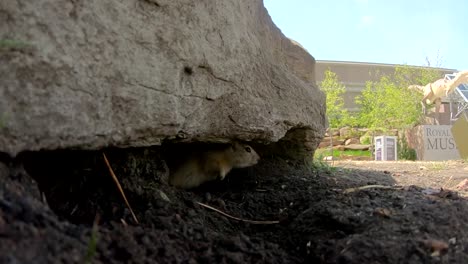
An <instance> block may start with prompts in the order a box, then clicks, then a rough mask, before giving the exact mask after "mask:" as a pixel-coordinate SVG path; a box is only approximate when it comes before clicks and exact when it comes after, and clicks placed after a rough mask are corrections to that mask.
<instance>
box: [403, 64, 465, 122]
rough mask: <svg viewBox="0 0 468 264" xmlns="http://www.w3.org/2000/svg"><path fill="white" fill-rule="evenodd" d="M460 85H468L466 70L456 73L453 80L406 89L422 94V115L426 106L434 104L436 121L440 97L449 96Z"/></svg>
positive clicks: (440, 80)
mask: <svg viewBox="0 0 468 264" xmlns="http://www.w3.org/2000/svg"><path fill="white" fill-rule="evenodd" d="M462 83H468V70H466V71H460V72H458V73H456V74H455V77H454V78H453V79H439V80H437V81H435V82H432V83H428V84H426V85H425V86H422V85H410V86H409V87H408V88H409V89H417V90H419V91H421V92H422V93H423V95H424V97H423V99H422V100H421V104H422V106H423V111H424V113H426V108H427V106H428V105H431V104H435V113H436V119H438V116H439V112H440V106H441V104H442V97H444V96H448V95H449V94H451V93H452V92H453V91H454V90H455V88H457V87H458V86H459V85H460V84H462Z"/></svg>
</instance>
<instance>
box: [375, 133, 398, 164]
mask: <svg viewBox="0 0 468 264" xmlns="http://www.w3.org/2000/svg"><path fill="white" fill-rule="evenodd" d="M374 146H375V160H397V137H395V136H378V137H375V138H374Z"/></svg>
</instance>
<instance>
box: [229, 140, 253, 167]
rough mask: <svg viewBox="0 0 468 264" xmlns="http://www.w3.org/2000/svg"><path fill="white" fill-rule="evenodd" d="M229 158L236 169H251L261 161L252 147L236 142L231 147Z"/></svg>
mask: <svg viewBox="0 0 468 264" xmlns="http://www.w3.org/2000/svg"><path fill="white" fill-rule="evenodd" d="M229 156H230V159H231V161H232V163H233V164H232V166H233V167H234V168H245V167H249V166H252V165H255V164H257V163H258V161H259V160H260V156H259V155H258V154H257V152H255V150H254V149H253V148H252V147H251V146H249V145H247V144H243V143H239V142H234V143H232V145H231V146H230V147H229Z"/></svg>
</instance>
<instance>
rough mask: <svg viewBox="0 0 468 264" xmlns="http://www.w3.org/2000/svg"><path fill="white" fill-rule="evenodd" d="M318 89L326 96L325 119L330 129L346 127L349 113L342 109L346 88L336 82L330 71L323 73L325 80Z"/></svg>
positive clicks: (335, 77) (336, 77) (336, 78)
mask: <svg viewBox="0 0 468 264" xmlns="http://www.w3.org/2000/svg"><path fill="white" fill-rule="evenodd" d="M320 89H322V91H323V92H325V94H326V96H327V100H326V105H327V117H328V122H329V124H330V127H332V128H338V127H342V126H344V125H346V122H348V121H349V113H348V111H347V110H346V109H345V108H344V98H343V95H344V93H345V92H346V87H345V86H344V85H343V83H341V82H339V81H338V76H337V75H336V73H334V72H332V71H330V70H327V71H325V78H324V79H323V81H322V82H321V83H320Z"/></svg>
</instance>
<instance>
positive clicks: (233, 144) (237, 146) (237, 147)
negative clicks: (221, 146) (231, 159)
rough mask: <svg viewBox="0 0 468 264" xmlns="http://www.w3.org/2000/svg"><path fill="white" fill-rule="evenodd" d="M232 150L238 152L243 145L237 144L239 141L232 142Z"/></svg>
mask: <svg viewBox="0 0 468 264" xmlns="http://www.w3.org/2000/svg"><path fill="white" fill-rule="evenodd" d="M231 148H232V149H233V150H238V149H241V148H242V144H241V143H239V142H237V141H233V142H231Z"/></svg>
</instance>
